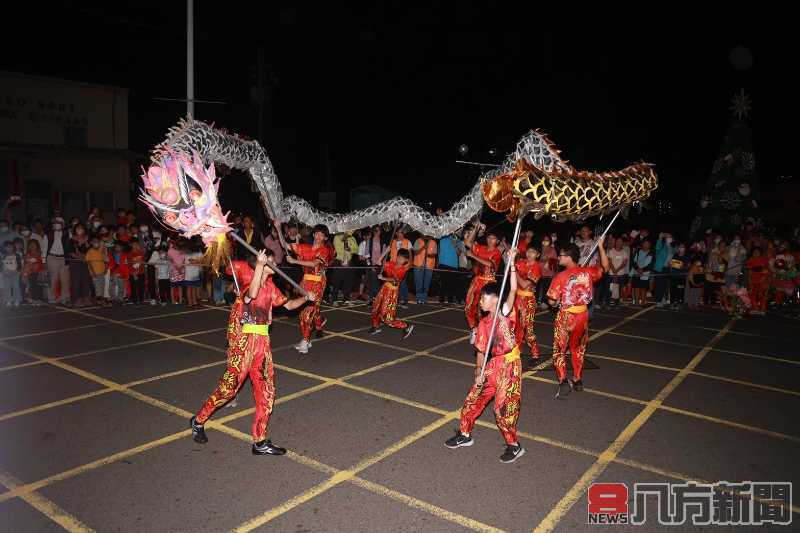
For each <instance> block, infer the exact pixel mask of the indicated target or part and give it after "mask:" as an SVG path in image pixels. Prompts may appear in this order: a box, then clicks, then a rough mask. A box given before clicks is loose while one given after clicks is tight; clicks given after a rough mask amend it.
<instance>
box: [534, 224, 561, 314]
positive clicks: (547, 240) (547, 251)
mask: <svg viewBox="0 0 800 533" xmlns="http://www.w3.org/2000/svg"><path fill="white" fill-rule="evenodd" d="M553 237H554V235H545V236H544V238H543V239H542V253H541V254H540V255H539V266H540V267H541V271H542V277H541V278H539V283H537V285H536V294H537V295H538V297H539V309H547V291H548V290H550V282H552V281H553V276H555V275H556V271H557V270H558V252H556V247H555V246H554V240H553Z"/></svg>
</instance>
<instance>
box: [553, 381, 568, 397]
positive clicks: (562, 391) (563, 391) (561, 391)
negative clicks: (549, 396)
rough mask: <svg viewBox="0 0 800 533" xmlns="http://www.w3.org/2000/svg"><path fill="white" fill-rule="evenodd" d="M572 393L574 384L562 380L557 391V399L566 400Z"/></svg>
mask: <svg viewBox="0 0 800 533" xmlns="http://www.w3.org/2000/svg"><path fill="white" fill-rule="evenodd" d="M570 392H572V383H570V381H569V380H568V379H567V378H564V379H563V380H561V383H559V384H558V389H557V390H556V398H566V397H567V396H569V393H570Z"/></svg>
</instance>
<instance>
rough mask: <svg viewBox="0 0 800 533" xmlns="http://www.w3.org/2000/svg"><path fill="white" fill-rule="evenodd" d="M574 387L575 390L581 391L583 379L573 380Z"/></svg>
mask: <svg viewBox="0 0 800 533" xmlns="http://www.w3.org/2000/svg"><path fill="white" fill-rule="evenodd" d="M572 388H573V389H575V392H581V391H582V390H583V381H581V380H580V379H579V380H577V381H573V382H572Z"/></svg>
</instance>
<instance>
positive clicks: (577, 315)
mask: <svg viewBox="0 0 800 533" xmlns="http://www.w3.org/2000/svg"><path fill="white" fill-rule="evenodd" d="M604 244H605V236H602V237H600V238H599V239H598V241H597V249H598V250H599V251H600V265H593V266H588V267H582V266H578V260H579V258H580V255H581V252H580V249H579V248H578V247H577V246H576V245H575V244H568V245H563V246H562V247H561V248H560V251H559V253H558V264H559V265H561V266H563V267H565V270H562V271H561V272H559V273H558V274H556V276H555V277H554V278H553V282H552V283H551V284H550V290H548V291H547V299H548V302H549V303H550V306H552V307H555V306H556V305H560V308H559V310H558V315H557V316H556V320H555V324H554V331H553V366H554V367H555V369H556V373H557V374H558V389H557V390H556V398H562V397H565V396H567V395H568V394H569V393H570V392H571V391H572V389H573V388H574V389H575V390H576V391H582V390H583V381H582V380H581V373H582V371H583V354H584V353H585V352H586V346H587V345H588V344H589V310H588V309H589V308H588V306H589V303H591V301H592V294H593V290H594V284H595V283H596V282H597V281H600V278H602V277H603V274H604V273H605V272H608V269H609V262H608V256H607V255H606V249H605V246H604ZM567 348H569V351H570V353H571V354H572V381H570V380H568V379H567Z"/></svg>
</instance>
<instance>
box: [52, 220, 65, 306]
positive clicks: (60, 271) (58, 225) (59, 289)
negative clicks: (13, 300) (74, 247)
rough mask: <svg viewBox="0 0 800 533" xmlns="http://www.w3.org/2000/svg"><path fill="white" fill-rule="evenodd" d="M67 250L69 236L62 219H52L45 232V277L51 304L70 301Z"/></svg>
mask: <svg viewBox="0 0 800 533" xmlns="http://www.w3.org/2000/svg"><path fill="white" fill-rule="evenodd" d="M68 250H69V235H68V234H67V231H66V229H65V228H64V223H63V219H61V218H59V217H57V218H54V219H53V223H52V225H51V226H50V231H48V232H47V275H48V277H49V278H50V289H49V292H48V294H47V299H48V301H49V302H50V303H51V304H54V303H62V304H64V305H66V304H67V303H68V302H69V299H70V293H69V267H68V266H67V260H66V257H65V256H66V254H67V251H68ZM56 295H58V298H56Z"/></svg>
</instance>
